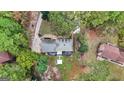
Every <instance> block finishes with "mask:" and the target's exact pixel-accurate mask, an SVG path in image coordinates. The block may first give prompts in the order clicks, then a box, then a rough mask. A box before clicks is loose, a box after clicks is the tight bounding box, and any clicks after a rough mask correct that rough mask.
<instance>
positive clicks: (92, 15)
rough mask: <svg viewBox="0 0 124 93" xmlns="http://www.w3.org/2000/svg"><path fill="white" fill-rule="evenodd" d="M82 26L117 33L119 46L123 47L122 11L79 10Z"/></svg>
mask: <svg viewBox="0 0 124 93" xmlns="http://www.w3.org/2000/svg"><path fill="white" fill-rule="evenodd" d="M81 24H82V27H84V28H87V29H94V28H95V29H100V31H101V32H100V33H103V34H104V33H106V34H111V35H113V34H114V33H115V34H118V35H119V40H118V41H119V42H118V44H119V46H121V47H124V39H122V38H123V37H124V35H123V33H124V25H123V24H124V12H121V11H105V12H100V11H99V12H98V11H97V12H96V11H95V12H81Z"/></svg>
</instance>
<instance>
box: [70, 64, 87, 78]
mask: <svg viewBox="0 0 124 93" xmlns="http://www.w3.org/2000/svg"><path fill="white" fill-rule="evenodd" d="M88 72H89V68H88V67H87V66H85V65H79V64H77V63H74V64H73V65H72V69H71V72H70V73H69V80H75V79H77V78H78V77H79V75H80V74H83V73H88Z"/></svg>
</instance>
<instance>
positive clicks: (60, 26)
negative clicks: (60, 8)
mask: <svg viewBox="0 0 124 93" xmlns="http://www.w3.org/2000/svg"><path fill="white" fill-rule="evenodd" d="M76 16H77V15H75V14H74V13H73V12H50V13H49V21H50V22H51V25H52V27H51V29H52V31H54V32H56V33H57V35H62V36H66V35H69V34H70V32H71V31H73V30H74V29H75V27H76V26H77V25H79V20H78V19H77V17H76Z"/></svg>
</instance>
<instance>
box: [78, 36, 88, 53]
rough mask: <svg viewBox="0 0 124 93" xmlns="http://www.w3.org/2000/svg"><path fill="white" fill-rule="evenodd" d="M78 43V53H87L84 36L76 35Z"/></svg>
mask: <svg viewBox="0 0 124 93" xmlns="http://www.w3.org/2000/svg"><path fill="white" fill-rule="evenodd" d="M77 39H78V41H79V42H80V47H79V49H78V51H80V52H81V53H85V52H87V51H88V44H87V40H86V36H85V34H84V35H82V34H78V38H77Z"/></svg>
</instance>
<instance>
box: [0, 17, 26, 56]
mask: <svg viewBox="0 0 124 93" xmlns="http://www.w3.org/2000/svg"><path fill="white" fill-rule="evenodd" d="M23 32H24V30H23V29H22V28H21V26H20V25H19V24H18V23H17V22H15V21H14V20H12V19H10V18H5V17H0V37H1V39H0V51H8V52H10V53H12V54H13V55H18V53H19V51H20V48H22V47H27V45H28V41H27V40H26V37H25V35H24V34H23ZM21 46H22V47H21Z"/></svg>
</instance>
